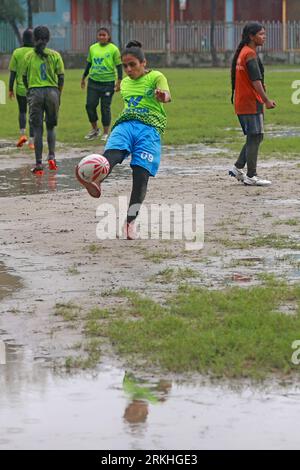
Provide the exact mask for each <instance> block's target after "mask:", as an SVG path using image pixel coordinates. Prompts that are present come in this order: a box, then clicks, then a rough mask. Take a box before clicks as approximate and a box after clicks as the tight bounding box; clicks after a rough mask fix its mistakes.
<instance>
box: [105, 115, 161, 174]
mask: <svg viewBox="0 0 300 470" xmlns="http://www.w3.org/2000/svg"><path fill="white" fill-rule="evenodd" d="M105 150H127V152H128V155H130V154H131V163H130V165H131V166H141V167H142V168H145V169H146V170H148V171H149V173H150V175H151V176H155V175H156V173H157V172H158V168H159V164H160V157H161V137H160V133H159V132H158V131H157V130H156V129H155V127H152V126H147V125H146V124H143V123H142V122H140V121H136V120H133V121H124V122H121V123H120V124H118V125H117V126H116V127H115V128H114V129H113V131H112V133H111V134H110V136H109V139H108V141H107V143H106V145H105Z"/></svg>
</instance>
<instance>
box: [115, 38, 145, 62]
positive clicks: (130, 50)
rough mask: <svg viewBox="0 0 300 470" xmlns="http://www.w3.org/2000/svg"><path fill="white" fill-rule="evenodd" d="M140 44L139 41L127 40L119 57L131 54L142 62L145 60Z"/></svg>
mask: <svg viewBox="0 0 300 470" xmlns="http://www.w3.org/2000/svg"><path fill="white" fill-rule="evenodd" d="M142 47H143V46H142V44H141V43H140V42H139V41H135V40H133V41H129V43H128V44H126V47H125V49H124V50H123V51H122V53H121V57H123V56H124V55H127V54H130V55H133V57H135V58H136V59H138V60H139V61H140V62H144V60H145V54H144V51H143V49H142Z"/></svg>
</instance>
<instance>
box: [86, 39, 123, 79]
mask: <svg viewBox="0 0 300 470" xmlns="http://www.w3.org/2000/svg"><path fill="white" fill-rule="evenodd" d="M87 61H88V62H89V63H90V64H91V65H92V66H91V68H90V73H89V77H90V78H91V79H92V80H94V81H95V82H114V81H115V80H116V66H117V65H120V64H122V61H121V54H120V51H119V49H118V48H117V46H115V45H114V44H112V43H111V42H109V43H108V44H105V45H103V46H102V45H101V44H99V42H96V44H93V45H92V46H91V47H90V50H89V55H88V58H87Z"/></svg>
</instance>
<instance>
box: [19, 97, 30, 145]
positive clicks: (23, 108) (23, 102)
mask: <svg viewBox="0 0 300 470" xmlns="http://www.w3.org/2000/svg"><path fill="white" fill-rule="evenodd" d="M17 101H18V106H19V126H20V129H26V114H27V98H26V96H21V95H17ZM29 129H30V130H29V132H30V137H33V128H32V126H31V125H30V127H29Z"/></svg>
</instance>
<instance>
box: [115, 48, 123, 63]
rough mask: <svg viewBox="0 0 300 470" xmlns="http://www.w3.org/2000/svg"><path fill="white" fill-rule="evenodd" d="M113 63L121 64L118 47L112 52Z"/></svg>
mask: <svg viewBox="0 0 300 470" xmlns="http://www.w3.org/2000/svg"><path fill="white" fill-rule="evenodd" d="M114 64H115V65H116V66H117V65H121V64H122V60H121V53H120V51H119V49H116V50H115V53H114Z"/></svg>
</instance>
